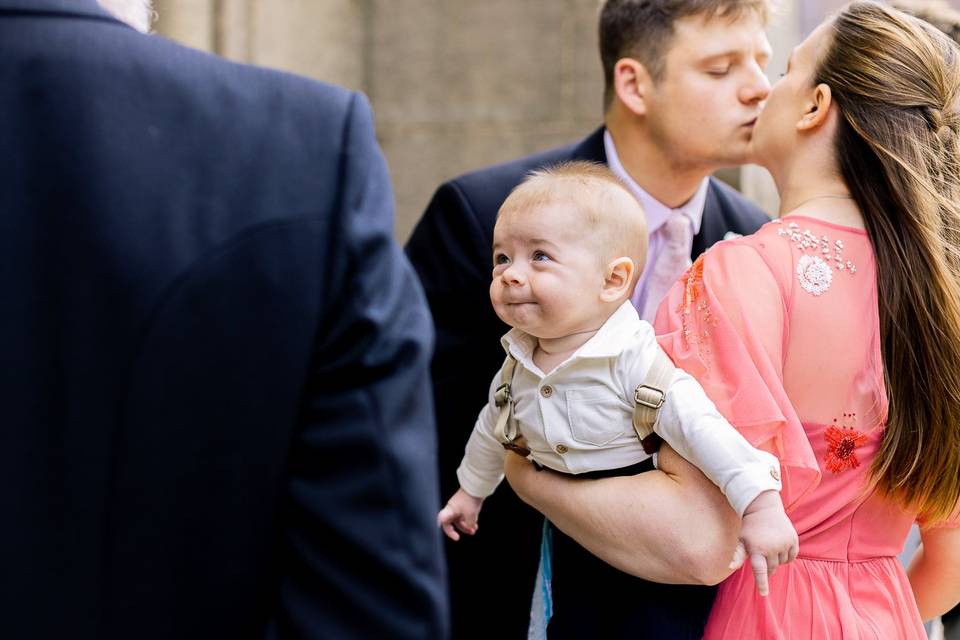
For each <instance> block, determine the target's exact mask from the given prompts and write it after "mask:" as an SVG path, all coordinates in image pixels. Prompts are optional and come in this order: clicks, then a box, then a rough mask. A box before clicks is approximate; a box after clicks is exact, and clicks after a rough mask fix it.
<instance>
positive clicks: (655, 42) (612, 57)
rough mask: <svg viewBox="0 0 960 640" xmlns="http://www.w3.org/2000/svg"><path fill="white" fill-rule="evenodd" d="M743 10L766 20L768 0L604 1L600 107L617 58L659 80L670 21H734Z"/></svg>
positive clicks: (608, 99) (606, 104) (610, 93)
mask: <svg viewBox="0 0 960 640" xmlns="http://www.w3.org/2000/svg"><path fill="white" fill-rule="evenodd" d="M747 12H755V13H756V14H757V15H759V16H760V18H761V20H763V22H764V23H766V21H767V15H768V13H769V0H606V2H604V3H603V7H602V8H601V9H600V59H601V61H602V62H603V76H604V81H605V83H606V87H605V90H604V108H607V107H609V106H610V102H611V101H612V100H613V92H614V88H613V67H614V65H616V64H617V60H620V59H621V58H634V59H635V60H637V61H639V62H640V63H641V64H643V66H644V67H646V69H647V71H648V72H649V73H650V76H651V77H652V78H653V79H654V80H655V81H656V80H659V79H660V77H661V76H662V75H663V69H664V58H665V57H666V54H667V51H668V50H669V48H670V40H671V38H672V37H673V24H674V22H676V21H677V20H679V19H681V18H686V17H689V16H697V15H702V16H705V17H707V18H713V17H718V18H724V19H727V20H730V21H734V20H737V19H739V18H740V16H742V15H743V14H745V13H747Z"/></svg>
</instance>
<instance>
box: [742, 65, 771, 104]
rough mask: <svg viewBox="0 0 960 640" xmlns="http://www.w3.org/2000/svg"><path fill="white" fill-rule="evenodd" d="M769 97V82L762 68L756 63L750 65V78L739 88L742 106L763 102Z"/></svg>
mask: <svg viewBox="0 0 960 640" xmlns="http://www.w3.org/2000/svg"><path fill="white" fill-rule="evenodd" d="M769 95H770V81H769V80H768V79H767V74H765V73H764V72H763V68H762V67H761V66H760V65H759V64H757V63H756V62H754V63H752V64H751V65H750V78H749V80H748V81H747V82H746V83H745V84H744V85H743V87H741V88H740V101H741V102H743V103H744V104H756V103H758V102H763V101H764V100H766V99H767V96H769Z"/></svg>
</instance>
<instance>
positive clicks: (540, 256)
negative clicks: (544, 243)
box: [533, 251, 550, 262]
mask: <svg viewBox="0 0 960 640" xmlns="http://www.w3.org/2000/svg"><path fill="white" fill-rule="evenodd" d="M549 259H550V256H548V255H547V254H545V253H544V252H543V251H534V252H533V261H534V262H545V261H547V260H549Z"/></svg>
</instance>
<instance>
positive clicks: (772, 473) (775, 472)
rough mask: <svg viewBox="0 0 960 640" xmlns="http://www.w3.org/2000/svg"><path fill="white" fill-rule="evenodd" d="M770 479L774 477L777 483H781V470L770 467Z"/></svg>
mask: <svg viewBox="0 0 960 640" xmlns="http://www.w3.org/2000/svg"><path fill="white" fill-rule="evenodd" d="M770 477H772V478H773V479H774V480H776V481H777V482H779V481H780V470H779V469H775V468H773V467H770Z"/></svg>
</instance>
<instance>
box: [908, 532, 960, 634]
mask: <svg viewBox="0 0 960 640" xmlns="http://www.w3.org/2000/svg"><path fill="white" fill-rule="evenodd" d="M920 538H921V539H922V540H923V545H922V546H921V547H920V548H919V549H918V550H917V553H916V554H914V556H913V560H911V561H910V568H909V569H908V570H907V574H908V576H909V577H910V586H911V587H913V595H914V597H916V599H917V606H918V607H919V608H920V617H921V618H923V619H924V620H929V619H930V618H933V617H936V616H939V615H941V614H943V613H946V612H947V611H949V610H950V609H952V608H953V607H955V606H956V605H957V603H958V602H960V528H954V529H947V528H943V529H929V530H927V531H923V530H922V529H921V531H920Z"/></svg>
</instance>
